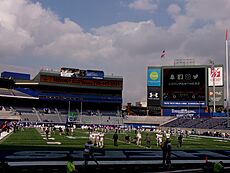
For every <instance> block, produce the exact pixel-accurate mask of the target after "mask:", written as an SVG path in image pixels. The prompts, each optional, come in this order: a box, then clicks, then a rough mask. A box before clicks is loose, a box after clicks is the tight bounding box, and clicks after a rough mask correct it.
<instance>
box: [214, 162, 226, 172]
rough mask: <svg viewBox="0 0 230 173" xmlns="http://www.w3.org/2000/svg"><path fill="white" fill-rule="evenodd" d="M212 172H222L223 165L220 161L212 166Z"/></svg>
mask: <svg viewBox="0 0 230 173" xmlns="http://www.w3.org/2000/svg"><path fill="white" fill-rule="evenodd" d="M213 172H214V173H221V172H224V164H223V162H222V161H220V162H217V163H215V164H214V166H213Z"/></svg>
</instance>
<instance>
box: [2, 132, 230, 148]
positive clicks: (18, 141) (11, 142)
mask: <svg viewBox="0 0 230 173" xmlns="http://www.w3.org/2000/svg"><path fill="white" fill-rule="evenodd" d="M113 133H114V132H113V131H111V132H109V133H106V134H105V139H104V144H105V147H104V148H105V149H145V148H146V147H145V141H144V139H145V135H146V132H142V145H141V146H137V145H135V144H132V143H131V144H126V143H125V142H124V141H125V140H124V138H125V133H119V134H118V136H119V141H118V146H113V139H112V136H113ZM148 134H149V135H150V137H151V149H160V147H157V146H156V140H155V139H156V135H155V133H153V132H148ZM129 135H130V137H131V138H133V137H134V136H135V133H134V132H129ZM51 137H52V138H55V140H48V141H49V142H61V145H48V144H47V143H46V142H47V140H46V139H43V138H45V136H44V137H42V136H41V133H40V130H37V129H34V128H25V129H24V131H17V132H16V133H12V134H11V135H9V136H8V137H6V138H5V139H3V140H2V141H0V147H1V148H10V149H29V148H30V149H31V148H44V149H47V148H49V149H60V150H65V149H66V150H69V149H82V148H83V147H84V144H85V143H86V142H87V141H88V131H87V130H81V129H76V130H75V131H74V135H73V137H76V138H75V139H69V138H67V137H66V135H61V136H60V135H59V133H58V131H56V133H55V134H52V135H51ZM171 141H172V147H173V149H175V150H193V149H194V150H198V149H213V150H230V141H228V140H221V139H212V138H203V137H193V136H191V137H187V138H183V146H182V147H181V148H177V137H176V136H175V137H174V136H172V137H171Z"/></svg>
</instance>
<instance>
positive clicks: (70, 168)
mask: <svg viewBox="0 0 230 173" xmlns="http://www.w3.org/2000/svg"><path fill="white" fill-rule="evenodd" d="M67 158H68V161H67V165H66V169H67V173H77V172H78V171H77V169H76V168H75V165H74V163H73V157H72V156H67Z"/></svg>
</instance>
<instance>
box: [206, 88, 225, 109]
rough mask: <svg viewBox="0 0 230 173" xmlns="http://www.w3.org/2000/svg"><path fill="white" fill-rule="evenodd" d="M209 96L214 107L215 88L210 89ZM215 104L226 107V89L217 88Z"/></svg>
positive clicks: (210, 103)
mask: <svg viewBox="0 0 230 173" xmlns="http://www.w3.org/2000/svg"><path fill="white" fill-rule="evenodd" d="M208 90H209V91H208V95H209V105H213V103H214V97H213V96H214V90H213V87H209V89H208ZM215 94H216V95H215V104H216V105H220V106H222V105H224V87H215Z"/></svg>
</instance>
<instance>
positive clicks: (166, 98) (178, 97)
mask: <svg viewBox="0 0 230 173" xmlns="http://www.w3.org/2000/svg"><path fill="white" fill-rule="evenodd" d="M206 71H207V69H206V68H205V67H181V68H179V67H177V68H176V67H175V68H163V69H162V72H163V73H162V75H163V77H162V92H163V96H162V103H163V105H164V106H167V105H168V106H201V105H205V104H206V98H207V92H206V86H207V78H206V76H207V74H206Z"/></svg>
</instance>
